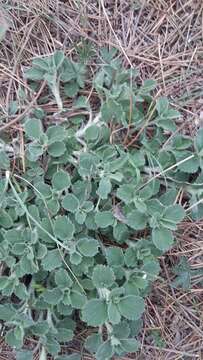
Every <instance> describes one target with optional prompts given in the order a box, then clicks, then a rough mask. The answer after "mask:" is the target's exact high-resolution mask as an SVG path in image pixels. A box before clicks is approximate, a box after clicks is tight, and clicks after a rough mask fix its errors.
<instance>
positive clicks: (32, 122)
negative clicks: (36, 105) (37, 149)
mask: <svg viewBox="0 0 203 360" xmlns="http://www.w3.org/2000/svg"><path fill="white" fill-rule="evenodd" d="M24 129H25V134H26V135H27V136H28V137H29V138H30V139H32V140H39V139H40V137H41V135H42V134H43V128H42V122H41V120H40V119H28V120H27V121H26V122H25V125H24Z"/></svg>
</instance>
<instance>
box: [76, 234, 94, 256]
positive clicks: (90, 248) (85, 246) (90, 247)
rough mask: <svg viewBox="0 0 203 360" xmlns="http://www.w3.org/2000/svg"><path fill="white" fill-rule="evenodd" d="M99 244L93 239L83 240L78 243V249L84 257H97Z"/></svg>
mask: <svg viewBox="0 0 203 360" xmlns="http://www.w3.org/2000/svg"><path fill="white" fill-rule="evenodd" d="M98 247H99V243H98V241H97V240H96V239H93V238H88V237H87V238H82V239H80V240H79V241H78V242H77V248H78V250H79V251H80V253H81V254H82V255H84V256H89V257H92V256H95V255H96V254H97V253H98Z"/></svg>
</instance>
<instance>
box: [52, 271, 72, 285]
mask: <svg viewBox="0 0 203 360" xmlns="http://www.w3.org/2000/svg"><path fill="white" fill-rule="evenodd" d="M54 276H55V282H56V285H57V286H58V287H59V288H61V289H69V288H70V287H71V286H72V284H73V281H72V280H71V278H70V276H69V275H68V272H67V271H66V270H65V269H59V270H57V271H56V272H55V275H54Z"/></svg>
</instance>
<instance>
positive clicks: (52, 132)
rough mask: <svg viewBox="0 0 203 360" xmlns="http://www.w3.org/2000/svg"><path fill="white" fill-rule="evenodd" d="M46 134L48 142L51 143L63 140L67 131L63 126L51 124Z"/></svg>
mask: <svg viewBox="0 0 203 360" xmlns="http://www.w3.org/2000/svg"><path fill="white" fill-rule="evenodd" d="M46 135H47V136H48V139H49V144H52V143H55V142H58V141H59V142H61V141H63V140H65V139H66V137H67V132H66V130H65V128H64V127H63V126H60V125H53V126H49V127H48V129H47V131H46Z"/></svg>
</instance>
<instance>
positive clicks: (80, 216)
mask: <svg viewBox="0 0 203 360" xmlns="http://www.w3.org/2000/svg"><path fill="white" fill-rule="evenodd" d="M86 217H87V214H86V213H85V212H84V211H82V210H78V211H77V212H76V213H75V220H76V221H77V223H78V224H80V225H82V224H84V222H85V219H86Z"/></svg>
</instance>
